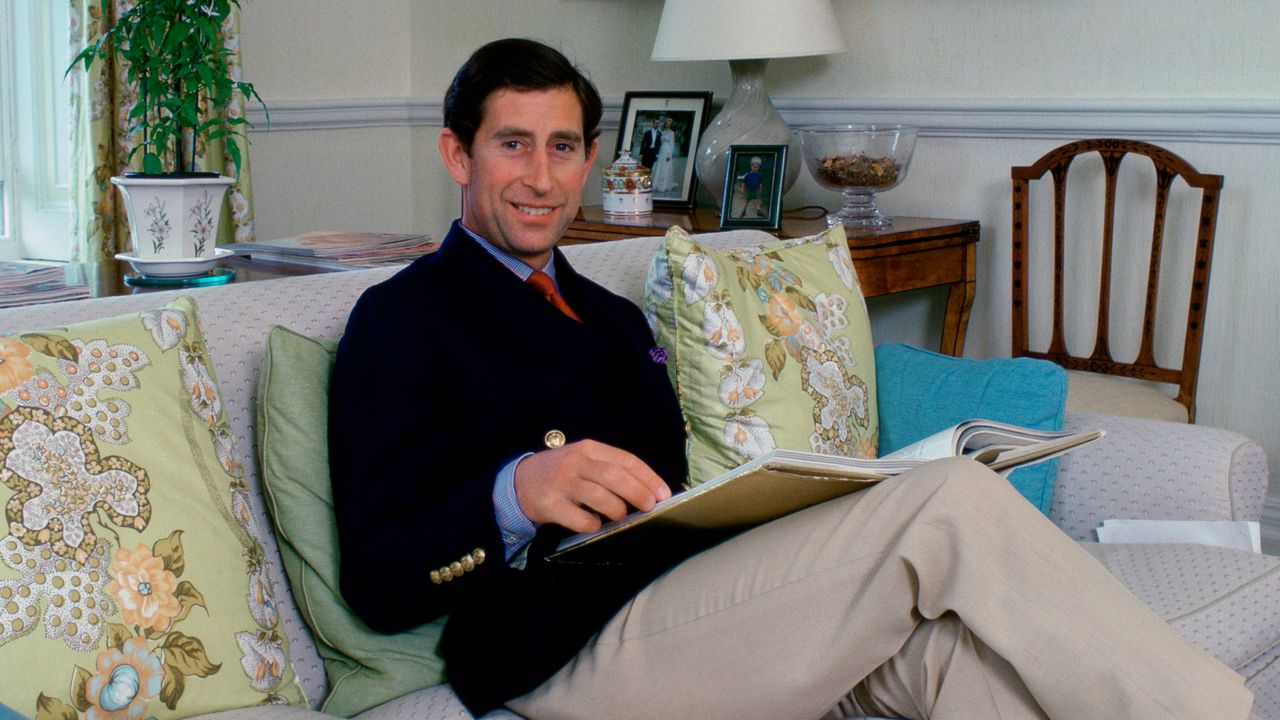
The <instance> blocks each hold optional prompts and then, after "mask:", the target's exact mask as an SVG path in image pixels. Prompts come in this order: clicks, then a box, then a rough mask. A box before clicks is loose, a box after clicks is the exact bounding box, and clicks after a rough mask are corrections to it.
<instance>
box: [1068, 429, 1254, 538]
mask: <svg viewBox="0 0 1280 720" xmlns="http://www.w3.org/2000/svg"><path fill="white" fill-rule="evenodd" d="M1065 428H1066V429H1068V430H1088V429H1092V428H1102V429H1104V430H1106V431H1107V435H1106V437H1104V438H1102V439H1101V440H1098V441H1097V442H1094V443H1091V444H1089V445H1086V446H1084V447H1082V448H1079V449H1077V450H1075V451H1073V452H1070V453H1068V454H1067V455H1065V456H1064V457H1063V458H1062V459H1061V460H1060V461H1059V468H1058V483H1057V487H1056V489H1055V491H1054V499H1053V506H1052V507H1051V508H1050V511H1049V517H1050V519H1052V520H1053V521H1054V523H1056V524H1057V525H1058V527H1060V528H1062V530H1063V531H1064V532H1066V533H1067V534H1068V535H1070V536H1071V537H1072V538H1074V539H1076V540H1095V539H1096V535H1095V534H1094V530H1095V529H1096V528H1097V527H1098V525H1100V524H1101V523H1102V521H1103V520H1106V519H1108V518H1139V519H1153V520H1259V519H1260V518H1261V517H1262V508H1263V504H1264V503H1265V502H1266V494H1267V482H1268V476H1267V458H1266V454H1265V453H1264V452H1263V450H1262V447H1261V446H1260V445H1259V444H1258V443H1256V442H1254V441H1252V440H1250V439H1249V438H1247V437H1245V436H1243V435H1241V434H1239V433H1236V432H1232V431H1230V430H1222V429H1219V428H1211V427H1206V426H1203V425H1187V424H1183V423H1173V422H1164V421H1159V420H1147V419H1143V418H1131V417H1120V416H1116V415H1099V414H1096V413H1070V412H1069V413H1067V416H1066V422H1065Z"/></svg>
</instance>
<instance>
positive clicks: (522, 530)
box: [493, 453, 538, 563]
mask: <svg viewBox="0 0 1280 720" xmlns="http://www.w3.org/2000/svg"><path fill="white" fill-rule="evenodd" d="M532 454H533V453H525V454H524V455H521V456H520V457H518V458H516V459H515V460H512V461H511V462H509V463H507V464H506V465H505V466H503V468H502V469H501V470H499V471H498V477H497V479H496V480H495V481H494V483H493V515H494V517H495V518H496V519H497V521H498V529H499V530H500V531H501V532H502V545H503V548H504V551H505V560H506V561H507V562H508V563H509V562H511V561H512V558H514V557H516V555H517V553H519V552H520V550H521V549H523V548H524V546H525V545H528V544H529V542H530V541H532V540H533V536H534V535H536V534H537V533H538V526H537V525H534V524H533V521H531V520H530V519H529V517H528V516H527V515H525V514H524V510H522V509H521V508H520V500H519V499H517V498H516V466H517V465H519V464H520V461H521V460H523V459H525V458H527V457H529V456H530V455H532Z"/></svg>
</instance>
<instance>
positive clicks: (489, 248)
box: [458, 220, 559, 289]
mask: <svg viewBox="0 0 1280 720" xmlns="http://www.w3.org/2000/svg"><path fill="white" fill-rule="evenodd" d="M458 227H460V228H462V231H463V232H465V233H466V234H468V235H470V236H471V239H472V240H475V241H476V242H477V243H479V244H480V247H482V248H484V250H485V252H487V253H489V254H490V255H492V256H493V258H494V259H495V260H497V261H498V262H500V263H502V265H503V266H504V267H506V268H507V269H508V270H510V271H511V272H513V273H515V274H516V277H518V278H520V279H521V280H524V281H527V280H528V279H529V276H530V275H532V274H533V268H531V267H529V265H528V263H526V262H524V261H523V260H520V259H517V258H515V257H512V256H511V255H510V254H509V253H508V252H506V251H505V250H503V249H502V248H500V247H498V246H497V245H494V244H493V243H491V242H489V241H488V240H485V239H484V238H482V237H480V236H479V235H478V234H476V233H475V231H473V230H472V229H471V228H469V227H467V226H466V225H463V224H462V221H461V220H459V221H458ZM541 269H542V272H544V273H546V274H547V275H550V276H551V281H552V282H556V262H555V253H552V255H551V257H550V258H549V259H548V260H547V264H546V266H545V267H543V268H541ZM556 288H557V289H559V283H556Z"/></svg>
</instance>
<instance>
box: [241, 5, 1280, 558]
mask: <svg viewBox="0 0 1280 720" xmlns="http://www.w3.org/2000/svg"><path fill="white" fill-rule="evenodd" d="M835 3H836V6H837V9H838V12H839V14H840V16H841V22H842V24H843V27H844V29H845V31H846V33H847V35H848V38H849V44H850V50H849V51H848V52H847V53H844V54H841V55H835V56H828V57H821V58H806V59H789V60H778V61H774V62H773V63H772V64H771V66H770V72H769V83H770V89H771V91H772V94H773V96H774V97H775V99H776V101H777V103H778V105H779V107H780V109H781V110H782V112H783V115H784V117H785V118H786V119H787V120H788V121H789V122H791V123H792V124H797V123H802V122H813V121H833V120H844V121H856V120H866V119H874V120H911V121H918V122H920V123H921V124H922V125H923V126H924V131H923V133H922V139H921V140H920V142H919V144H918V147H917V150H916V154H915V159H914V162H913V165H912V168H911V170H910V173H909V175H908V178H907V180H906V182H905V183H904V184H903V185H902V186H901V187H899V188H897V189H894V190H893V191H891V192H889V193H886V194H885V195H883V196H882V197H883V204H884V206H885V207H886V208H887V209H889V210H891V211H893V212H899V213H904V214H918V215H927V216H934V217H958V218H975V219H978V220H980V221H981V222H982V226H983V231H982V240H981V242H980V244H979V250H978V255H979V289H978V295H977V298H976V299H975V303H974V308H973V314H972V318H971V321H970V329H969V334H968V345H967V348H966V353H967V354H968V355H971V356H975V357H986V356H993V355H1001V354H1005V353H1007V351H1008V342H1009V341H1008V337H1009V327H1008V325H1009V320H1008V309H1007V308H1008V297H1009V280H1008V275H1009V253H1008V250H1007V242H1008V237H1009V168H1010V167H1011V166H1013V165H1022V164H1029V163H1030V162H1032V161H1033V160H1035V159H1036V158H1038V157H1039V156H1040V155H1041V154H1042V153H1043V152H1045V151H1046V150H1048V149H1050V148H1052V147H1055V146H1056V145H1059V144H1061V143H1063V142H1066V141H1068V140H1071V139H1075V138H1079V137H1086V136H1096V135H1100V134H1115V135H1120V136H1124V137H1133V138H1138V139H1147V140H1150V141H1153V142H1157V143H1158V144H1161V145H1163V146H1165V147H1167V148H1169V149H1170V150H1172V151H1174V152H1176V153H1179V154H1180V155H1182V156H1183V157H1184V158H1185V159H1187V160H1188V161H1189V162H1191V163H1192V164H1193V165H1195V166H1197V167H1198V168H1199V169H1200V170H1202V171H1204V172H1214V173H1220V174H1222V175H1224V176H1226V187H1225V190H1224V192H1223V196H1222V207H1221V211H1220V217H1219V224H1218V246H1217V252H1216V256H1215V265H1214V274H1213V280H1212V283H1211V288H1210V299H1209V318H1208V321H1207V323H1206V337H1205V351H1204V357H1203V359H1202V371H1201V378H1200V402H1199V419H1200V422H1202V423H1205V424H1210V425H1218V426H1223V427H1228V428H1232V429H1235V430H1238V431H1241V432H1243V433H1245V434H1247V435H1249V436H1251V437H1253V438H1256V439H1257V440H1259V441H1260V442H1262V443H1263V445H1264V446H1265V447H1266V448H1267V451H1268V455H1269V459H1270V462H1271V465H1272V467H1280V411H1278V408H1280V383H1277V381H1276V378H1278V377H1280V331H1278V330H1277V328H1280V289H1278V288H1280V285H1278V284H1277V283H1276V282H1275V278H1276V277H1277V275H1278V273H1277V270H1280V237H1277V235H1280V230H1277V228H1280V210H1278V209H1277V208H1280V198H1277V190H1276V183H1275V181H1274V178H1275V168H1276V167H1278V166H1280V86H1278V85H1277V81H1276V78H1277V77H1278V76H1280V72H1278V71H1280V43H1275V42H1274V40H1275V37H1276V33H1277V32H1278V31H1280V4H1278V3H1275V2H1274V0H1241V1H1238V2H1233V3H1229V4H1228V3H1222V2H1202V1H1201V0H1166V1H1165V2H1161V3H1152V2H1148V1H1146V0H1107V1H1105V2H1104V1H1103V0H1075V1H1074V2H1070V3H1062V2H1044V1H1042V0H1033V1H1031V2H1025V1H1020V0H1000V1H997V0H983V1H977V0H835ZM350 7H351V6H349V5H348V4H346V3H340V2H337V0H317V1H316V2H313V3H311V4H309V6H308V10H307V12H305V13H299V12H298V11H297V10H296V4H295V3H287V2H285V0H253V1H252V2H248V3H245V4H244V9H243V22H242V49H243V52H244V66H245V71H246V78H247V79H248V80H250V81H252V82H254V83H255V84H257V86H258V88H259V90H260V92H261V93H262V95H263V97H265V98H266V99H267V102H268V104H269V106H270V108H271V111H272V114H273V120H274V121H275V122H276V129H275V130H272V131H264V129H263V128H262V127H261V124H259V127H258V128H256V131H255V132H254V133H253V134H252V136H251V139H252V141H253V153H254V155H253V173H254V178H253V179H254V192H255V204H256V214H257V228H258V233H259V235H260V236H261V237H274V236H283V235H289V234H294V233H298V232H303V231H306V230H312V229H319V228H363V229H370V230H381V231H426V232H432V233H435V234H437V235H439V234H442V233H443V232H444V231H445V230H446V229H447V226H448V222H449V221H450V220H451V219H452V218H453V217H454V216H455V215H456V213H457V206H458V194H457V191H456V189H455V188H454V187H453V186H452V184H451V182H450V180H449V177H448V175H447V174H446V173H445V172H444V171H443V169H442V168H441V167H440V165H439V163H438V161H437V160H436V151H435V135H436V132H437V131H438V128H439V101H440V97H441V95H442V94H443V91H444V88H445V86H446V85H447V83H448V81H449V79H450V77H451V76H452V73H453V71H454V70H455V69H456V68H457V66H458V65H459V64H460V63H461V62H462V60H464V59H465V57H466V56H467V54H469V53H470V51H471V50H473V49H474V48H475V47H476V46H478V45H479V44H481V43H483V42H485V41H487V40H491V39H495V38H498V37H504V36H509V35H518V36H526V37H534V38H538V39H541V40H543V41H546V42H548V43H550V44H553V45H556V46H558V47H560V48H561V49H563V50H564V51H565V52H566V53H567V54H568V55H570V57H572V58H574V59H575V60H576V61H577V62H578V63H579V64H581V65H582V66H584V67H585V68H587V69H588V70H589V71H590V74H591V75H592V77H593V79H594V80H595V82H596V83H597V85H598V86H599V88H600V91H601V94H602V95H603V96H604V98H605V100H606V106H607V111H606V134H605V136H604V137H603V138H602V141H601V147H602V149H603V152H602V153H601V158H600V160H599V162H598V163H597V164H598V165H599V166H603V165H605V164H607V162H608V156H609V155H610V154H611V152H612V149H613V146H614V143H615V137H614V135H613V134H612V127H613V125H612V124H611V123H613V124H616V119H617V117H616V115H617V109H618V105H619V104H620V103H621V99H622V96H623V94H624V93H625V92H626V91H627V90H641V89H672V90H694V89H697V90H711V91H713V92H715V93H716V96H717V97H718V98H720V99H723V98H724V97H725V96H726V95H727V92H728V85H729V73H728V68H727V66H726V64H725V63H715V62H703V63H652V62H650V61H649V60H648V55H649V50H650V48H651V46H652V38H653V35H654V33H655V32H656V27H657V19H658V16H659V14H660V11H661V2H660V0H627V1H625V2H623V1H617V0H522V1H521V2H519V3H512V2H500V1H499V0H484V1H475V2H470V1H465V0H416V1H414V0H398V1H396V2H378V3H368V4H365V5H361V6H360V12H359V13H358V14H356V13H352V11H351V10H350V9H349V8H350ZM313 8H314V9H313ZM307 128H318V129H307ZM595 186H596V184H595V183H593V184H592V185H589V188H591V187H595ZM590 197H591V195H590V191H589V194H588V199H590ZM810 202H819V203H823V204H827V205H831V204H832V203H834V202H835V197H834V196H833V194H831V193H828V192H826V191H824V190H822V189H821V188H818V187H817V186H816V184H814V183H813V181H812V180H811V179H809V178H807V177H803V178H802V180H801V182H800V184H799V185H798V186H797V188H796V189H795V190H794V191H793V193H792V194H791V195H790V196H788V198H787V204H788V205H789V206H795V205H799V204H804V203H810ZM873 312H874V313H875V315H876V319H875V332H876V334H877V337H878V339H899V340H907V341H915V342H919V343H930V342H936V340H934V338H936V337H937V335H936V328H937V327H938V323H939V322H940V313H941V306H940V300H939V298H938V297H937V296H936V294H933V293H929V292H923V293H917V294H914V295H912V296H909V297H905V298H900V299H896V300H890V301H888V302H881V303H877V304H875V305H874V306H873ZM1277 494H1280V493H1277V492H1275V491H1273V495H1277ZM1271 505H1272V509H1271V511H1270V513H1271V517H1272V522H1274V523H1277V525H1276V526H1275V529H1272V530H1271V531H1270V532H1272V533H1276V534H1277V535H1275V537H1277V539H1280V497H1273V500H1272V504H1271Z"/></svg>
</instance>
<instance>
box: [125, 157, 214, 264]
mask: <svg viewBox="0 0 1280 720" xmlns="http://www.w3.org/2000/svg"><path fill="white" fill-rule="evenodd" d="M111 182H112V183H113V184H114V185H115V186H116V187H118V188H120V193H121V194H122V195H124V202H125V207H126V208H127V209H128V211H129V232H130V234H131V235H132V236H133V256H134V257H135V258H139V259H143V260H148V259H175V260H176V259H184V258H212V257H214V245H215V244H216V243H217V241H218V221H219V220H220V219H221V217H222V199H223V197H225V196H226V194H227V188H229V187H230V186H231V184H232V183H233V182H235V180H234V179H233V178H229V177H226V176H221V175H214V174H211V173H210V174H185V173H180V174H172V175H143V174H126V175H124V176H123V177H113V178H111Z"/></svg>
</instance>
